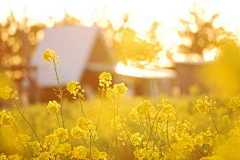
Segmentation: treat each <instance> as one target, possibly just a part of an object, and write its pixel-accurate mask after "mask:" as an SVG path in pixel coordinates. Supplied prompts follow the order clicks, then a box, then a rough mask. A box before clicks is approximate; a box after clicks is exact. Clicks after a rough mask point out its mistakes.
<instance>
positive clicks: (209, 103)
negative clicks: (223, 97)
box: [196, 96, 216, 114]
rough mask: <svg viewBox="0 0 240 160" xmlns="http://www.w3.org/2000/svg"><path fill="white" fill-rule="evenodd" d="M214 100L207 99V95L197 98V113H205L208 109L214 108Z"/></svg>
mask: <svg viewBox="0 0 240 160" xmlns="http://www.w3.org/2000/svg"><path fill="white" fill-rule="evenodd" d="M215 104H216V102H215V101H213V100H212V99H209V98H208V96H205V97H204V100H202V99H198V100H197V104H196V108H197V110H198V112H199V113H203V114H206V113H208V112H209V111H210V109H216V107H215Z"/></svg>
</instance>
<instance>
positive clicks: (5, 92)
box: [0, 86, 17, 100]
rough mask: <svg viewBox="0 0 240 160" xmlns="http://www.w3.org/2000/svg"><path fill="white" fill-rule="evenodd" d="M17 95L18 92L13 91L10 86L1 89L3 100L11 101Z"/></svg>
mask: <svg viewBox="0 0 240 160" xmlns="http://www.w3.org/2000/svg"><path fill="white" fill-rule="evenodd" d="M16 94H17V91H13V89H12V88H11V87H9V86H5V87H2V88H0V97H1V98H2V99H6V100H8V99H11V98H15V95H16Z"/></svg>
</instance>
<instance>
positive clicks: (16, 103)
mask: <svg viewBox="0 0 240 160" xmlns="http://www.w3.org/2000/svg"><path fill="white" fill-rule="evenodd" d="M13 101H14V104H15V106H16V107H17V110H18V111H19V113H20V114H21V116H22V118H23V119H24V120H25V122H26V123H27V124H28V126H29V127H30V128H31V130H32V131H33V133H34V135H35V137H36V138H37V140H38V143H39V144H40V146H41V148H42V149H43V146H42V144H41V141H40V139H39V138H38V135H37V133H36V131H35V130H34V129H33V127H32V125H31V124H30V123H29V121H28V120H27V119H26V117H25V116H24V115H23V113H22V111H21V110H20V108H19V106H18V104H17V102H16V100H15V99H13Z"/></svg>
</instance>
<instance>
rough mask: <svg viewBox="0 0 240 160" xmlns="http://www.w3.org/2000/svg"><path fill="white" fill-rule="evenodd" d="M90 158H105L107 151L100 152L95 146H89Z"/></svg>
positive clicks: (104, 159)
mask: <svg viewBox="0 0 240 160" xmlns="http://www.w3.org/2000/svg"><path fill="white" fill-rule="evenodd" d="M91 153H92V158H93V159H103V160H107V153H106V152H100V151H99V150H98V149H97V148H95V147H93V148H91Z"/></svg>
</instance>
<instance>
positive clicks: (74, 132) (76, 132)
mask: <svg viewBox="0 0 240 160" xmlns="http://www.w3.org/2000/svg"><path fill="white" fill-rule="evenodd" d="M83 134H84V133H83V131H81V129H80V127H78V126H76V127H73V128H72V130H71V135H72V136H73V137H74V138H77V139H82V138H83Z"/></svg>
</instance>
